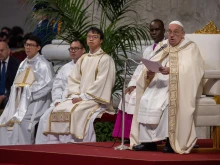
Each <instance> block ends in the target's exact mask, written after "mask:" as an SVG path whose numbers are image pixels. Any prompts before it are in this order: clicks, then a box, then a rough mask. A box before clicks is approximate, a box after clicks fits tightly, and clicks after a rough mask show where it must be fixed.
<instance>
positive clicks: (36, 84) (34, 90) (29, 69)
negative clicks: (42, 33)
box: [0, 36, 54, 145]
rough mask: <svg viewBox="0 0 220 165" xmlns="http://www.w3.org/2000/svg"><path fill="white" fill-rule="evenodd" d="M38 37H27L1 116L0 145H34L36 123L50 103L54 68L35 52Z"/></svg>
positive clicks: (38, 46)
mask: <svg viewBox="0 0 220 165" xmlns="http://www.w3.org/2000/svg"><path fill="white" fill-rule="evenodd" d="M40 45H41V40H40V38H39V37H37V36H29V37H27V40H26V42H25V44H24V47H25V52H26V54H27V58H26V59H25V60H24V61H23V62H22V63H21V64H20V66H19V68H18V71H17V75H16V78H15V80H14V83H13V86H12V88H11V93H10V97H9V101H8V103H7V105H6V107H5V109H4V112H3V114H2V115H1V117H0V145H19V144H33V143H34V140H35V138H34V134H35V127H36V124H37V123H38V122H39V120H40V117H41V116H42V114H43V113H44V112H45V111H46V110H47V109H48V107H49V106H50V103H51V89H52V83H53V77H54V71H53V69H52V66H51V64H50V63H49V62H48V61H47V59H45V57H44V56H43V55H40V54H39V53H38V52H39V50H40V49H41V46H40Z"/></svg>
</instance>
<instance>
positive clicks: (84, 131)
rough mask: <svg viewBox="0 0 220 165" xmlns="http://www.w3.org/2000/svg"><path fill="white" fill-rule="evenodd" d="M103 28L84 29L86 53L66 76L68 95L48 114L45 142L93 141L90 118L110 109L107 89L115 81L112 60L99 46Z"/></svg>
mask: <svg viewBox="0 0 220 165" xmlns="http://www.w3.org/2000/svg"><path fill="white" fill-rule="evenodd" d="M103 39H104V34H103V32H102V31H101V30H100V29H98V28H96V27H91V28H90V29H88V31H87V45H88V46H89V53H87V54H85V55H83V56H82V57H81V58H80V59H79V60H78V61H77V63H76V65H75V66H74V68H73V71H72V72H71V74H70V76H69V78H68V97H67V99H66V100H65V101H63V102H62V103H60V104H58V105H57V106H56V107H55V108H54V109H53V110H52V112H51V113H50V115H49V116H48V121H47V127H46V128H45V132H44V134H46V135H47V137H48V141H47V143H68V142H95V141H96V135H95V131H94V128H93V121H94V119H95V118H96V117H97V115H98V114H99V113H103V111H107V112H109V113H110V112H111V111H113V109H112V108H111V106H110V105H111V91H112V88H113V86H114V82H115V63H114V61H113V59H112V58H111V57H110V56H109V55H108V54H106V53H105V52H104V51H103V50H102V49H101V44H102V42H103Z"/></svg>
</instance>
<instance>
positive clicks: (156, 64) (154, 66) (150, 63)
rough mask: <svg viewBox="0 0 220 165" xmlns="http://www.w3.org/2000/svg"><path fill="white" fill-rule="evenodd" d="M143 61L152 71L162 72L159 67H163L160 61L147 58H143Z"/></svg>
mask: <svg viewBox="0 0 220 165" xmlns="http://www.w3.org/2000/svg"><path fill="white" fill-rule="evenodd" d="M141 61H142V62H143V64H144V65H145V66H146V67H147V69H148V70H150V71H152V72H156V73H158V72H160V71H159V68H160V67H163V66H162V65H161V64H160V63H159V62H155V61H150V60H147V59H145V58H142V59H141Z"/></svg>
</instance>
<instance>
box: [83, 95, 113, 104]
mask: <svg viewBox="0 0 220 165" xmlns="http://www.w3.org/2000/svg"><path fill="white" fill-rule="evenodd" d="M86 94H87V95H89V96H91V97H93V98H95V99H97V100H100V101H101V102H104V103H106V104H108V103H109V101H107V100H104V99H102V98H100V97H97V96H94V95H92V94H90V93H86Z"/></svg>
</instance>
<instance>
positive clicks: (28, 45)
mask: <svg viewBox="0 0 220 165" xmlns="http://www.w3.org/2000/svg"><path fill="white" fill-rule="evenodd" d="M37 46H38V45H34V44H27V43H25V44H24V47H30V48H33V47H37Z"/></svg>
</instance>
